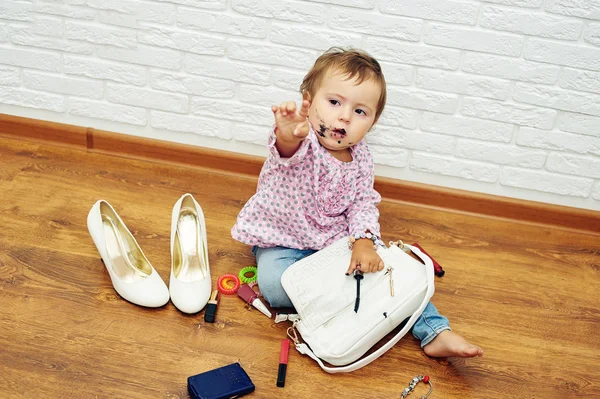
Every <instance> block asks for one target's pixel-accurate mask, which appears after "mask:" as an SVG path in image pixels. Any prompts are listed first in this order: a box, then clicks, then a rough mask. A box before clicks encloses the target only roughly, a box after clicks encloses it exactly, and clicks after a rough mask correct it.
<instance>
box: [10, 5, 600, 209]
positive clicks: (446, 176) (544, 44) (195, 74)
mask: <svg viewBox="0 0 600 399" xmlns="http://www.w3.org/2000/svg"><path fill="white" fill-rule="evenodd" d="M333 46H337V47H356V48H361V49H364V50H366V51H367V52H369V53H370V54H371V55H373V56H374V57H375V58H377V60H378V61H379V63H380V65H381V68H382V70H383V72H384V75H385V78H386V82H387V104H386V108H385V110H384V112H383V114H382V115H381V117H380V119H379V121H378V123H377V124H376V126H375V127H374V128H373V129H372V130H371V132H370V133H369V134H368V135H367V137H366V141H367V143H368V144H369V146H370V148H371V152H372V153H373V156H374V160H375V162H376V164H377V165H378V167H377V168H376V171H377V174H380V175H383V176H387V177H395V178H399V179H405V180H410V181H418V182H422V183H426V184H434V185H442V186H447V187H453V188H458V189H463V190H471V191H476V192H483V193H489V194H495V195H514V196H515V197H516V198H522V199H531V200H534V201H542V202H547V203H552V204H560V205H566V206H572V207H580V208H585V209H593V210H600V0H260V1H257V0H14V1H0V113H9V114H10V113H14V114H17V115H24V116H30V117H32V118H37V119H48V120H55V121H57V122H63V123H72V124H75V125H83V126H92V127H96V128H99V129H106V130H112V131H120V132H123V133H129V134H134V135H137V136H145V137H153V138H160V139H164V140H171V141H175V142H181V143H192V144H198V145H206V146H207V147H213V148H217V149H222V150H228V151H239V152H245V153H248V154H257V153H262V154H263V155H266V154H267V150H266V148H265V144H266V141H267V133H268V130H269V128H270V127H271V126H272V124H273V115H272V112H271V109H270V106H271V105H272V104H277V103H280V102H282V101H289V100H295V101H299V100H300V99H301V93H299V87H300V84H301V83H302V80H303V78H304V76H305V75H306V73H307V71H308V70H309V69H310V68H311V67H312V65H313V64H314V62H315V60H316V58H317V57H318V56H319V55H320V54H321V53H322V52H323V51H324V50H326V49H328V48H330V47H333ZM261 151H262V152H261Z"/></svg>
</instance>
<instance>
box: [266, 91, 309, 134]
mask: <svg viewBox="0 0 600 399" xmlns="http://www.w3.org/2000/svg"><path fill="white" fill-rule="evenodd" d="M309 107H310V102H309V101H307V100H304V101H302V107H301V108H300V110H299V111H296V102H295V101H286V102H283V103H281V105H280V106H279V107H278V106H277V105H273V106H271V111H273V115H274V116H275V124H276V125H277V130H278V133H277V138H278V139H279V140H281V141H287V142H298V141H302V140H304V138H305V137H306V136H308V129H309V128H308V120H307V119H306V117H307V116H308V108H309Z"/></svg>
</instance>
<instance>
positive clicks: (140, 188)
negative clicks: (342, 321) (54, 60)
mask: <svg viewBox="0 0 600 399" xmlns="http://www.w3.org/2000/svg"><path fill="white" fill-rule="evenodd" d="M255 185H256V180H255V179H248V178H242V177H235V176H229V175H224V174H218V173H216V172H214V171H212V172H211V171H203V170H200V169H192V168H186V167H181V166H170V165H162V164H157V163H152V162H147V161H136V160H130V159H125V158H119V157H113V156H108V155H100V154H93V153H86V152H83V151H79V150H71V149H68V148H62V147H55V146H51V145H47V144H36V143H27V142H21V141H15V140H9V139H0V303H1V305H0V331H1V332H0V397H2V398H34V397H38V398H186V397H187V391H186V381H187V377H188V376H190V375H194V374H197V373H200V372H203V371H206V370H209V369H213V368H216V367H219V366H223V365H226V364H229V363H233V362H238V361H239V362H240V363H241V364H242V366H243V367H244V369H245V370H246V371H247V372H248V374H249V375H250V378H251V379H252V380H253V382H254V383H255V385H256V391H255V393H253V394H252V395H250V396H249V397H255V398H294V399H303V398H315V397H320V398H332V399H333V398H360V399H364V398H399V397H400V393H401V391H402V390H403V389H404V387H405V386H406V385H407V383H408V382H409V381H410V380H411V378H412V377H413V376H415V375H419V374H428V375H430V376H431V379H432V382H433V386H434V391H433V394H432V395H431V396H430V398H461V399H463V398H478V399H500V398H502V399H505V398H544V399H547V398H584V397H585V398H598V397H600V373H598V370H599V367H600V339H599V333H600V328H599V322H600V237H599V236H597V235H596V236H594V235H591V234H583V233H575V232H568V231H565V230H558V229H553V228H548V227H540V226H533V225H526V224H520V223H517V222H510V221H501V220H493V219H487V218H482V217H478V216H473V215H464V214H457V213H451V212H444V211H440V210H432V209H422V208H419V207H418V206H413V205H409V204H401V203H397V202H388V201H384V202H383V203H382V205H381V206H380V210H381V214H382V217H381V222H382V223H381V224H382V229H383V232H384V233H383V236H384V240H385V241H386V242H387V241H388V240H391V239H398V238H399V239H402V240H404V241H407V242H419V243H420V244H421V245H422V246H423V247H424V248H425V249H426V250H427V251H428V252H429V253H431V255H433V256H434V257H435V258H436V259H437V260H438V261H439V262H440V263H441V264H442V265H443V266H444V268H445V270H446V276H444V277H443V278H441V279H438V278H436V284H437V285H436V294H435V296H434V298H433V302H434V303H435V304H436V306H437V307H438V308H439V309H440V311H441V313H442V314H444V315H446V316H448V317H449V319H450V321H451V326H452V327H453V329H454V330H455V331H457V332H459V333H461V334H463V335H464V336H465V337H467V338H468V339H469V340H471V341H472V342H474V343H476V344H478V345H480V346H482V347H483V348H484V349H485V356H484V357H483V358H478V359H471V360H462V359H444V360H436V359H431V358H428V357H427V356H426V355H425V354H424V353H423V351H422V350H421V349H420V348H419V345H418V342H417V341H416V340H415V339H414V338H413V337H412V336H407V337H405V338H404V339H403V340H401V342H400V343H399V344H398V345H396V347H394V348H393V349H392V350H390V351H389V352H387V353H386V354H385V355H384V356H383V357H381V358H380V359H378V360H377V361H375V362H374V363H372V364H371V365H369V366H367V367H365V368H363V369H361V370H359V371H356V372H353V373H350V374H338V375H329V374H327V373H325V372H322V371H321V369H320V368H319V367H318V366H317V365H316V364H315V363H314V362H313V361H312V360H310V359H309V358H307V357H303V356H301V355H300V354H299V353H298V352H296V351H295V350H294V351H292V352H291V355H290V361H289V366H288V376H287V383H286V386H285V388H283V389H281V388H277V387H276V386H275V379H276V375H277V366H278V361H279V347H280V340H281V339H283V338H285V336H286V334H285V330H286V327H287V325H286V323H282V324H274V323H273V322H272V321H271V320H269V319H267V318H266V317H265V316H263V315H262V314H260V313H259V312H258V311H249V310H247V309H246V308H245V307H244V305H243V302H242V301H241V300H240V299H239V298H237V297H223V298H222V301H221V303H220V306H219V310H218V314H217V322H216V323H215V324H207V323H205V322H204V321H203V313H200V314H198V315H193V316H188V315H184V314H182V313H180V312H179V311H178V310H177V309H176V308H175V307H174V306H173V305H172V304H171V303H169V304H168V305H166V306H164V307H163V308H160V309H145V308H141V307H138V306H135V305H132V304H130V303H128V302H126V301H125V300H123V299H121V298H120V297H119V296H118V295H117V294H116V292H115V291H114V290H113V288H112V285H111V282H110V279H109V276H108V274H107V271H106V270H105V268H104V266H103V264H102V262H101V261H100V258H99V255H98V252H97V250H96V248H95V246H94V244H93V243H92V240H91V238H90V236H89V234H88V231H87V226H86V217H87V213H88V211H89V209H90V208H91V206H92V205H93V204H94V202H95V201H96V200H98V199H105V200H107V201H109V202H110V203H111V204H112V205H113V206H114V207H115V209H116V210H117V212H118V213H119V214H120V216H121V217H122V218H123V220H124V221H125V223H126V224H127V226H128V227H129V229H130V230H131V231H132V232H133V234H134V235H135V237H136V239H137V240H138V242H139V243H140V245H141V247H142V248H143V250H144V251H145V253H146V255H147V256H148V258H149V259H150V261H151V262H152V263H153V265H154V267H155V268H156V269H157V271H158V272H159V274H160V275H161V276H162V277H163V278H164V279H165V281H167V282H168V277H169V271H170V254H169V238H170V217H171V210H172V207H173V205H174V203H175V201H177V199H178V198H179V197H180V196H181V195H182V194H184V193H186V192H190V193H192V194H193V195H194V196H195V198H196V199H197V200H198V202H199V203H200V204H201V206H202V207H203V209H204V212H205V216H206V219H207V229H208V232H209V235H208V243H209V250H210V265H211V273H212V276H213V284H215V283H216V279H217V278H218V276H220V275H222V274H224V273H226V272H234V273H236V272H238V271H239V270H240V269H241V268H242V267H244V266H246V265H251V264H253V263H254V258H253V256H252V254H251V252H250V249H249V248H248V247H247V246H245V245H243V244H240V243H238V242H236V241H234V240H233V239H232V238H231V236H230V233H229V231H230V229H231V227H232V225H233V223H234V220H235V217H236V215H237V213H238V212H239V210H240V209H241V207H242V205H243V204H244V202H245V201H246V200H247V199H248V198H249V197H250V196H251V195H252V194H253V193H254V189H255ZM424 393H425V389H424V387H423V386H421V385H420V386H419V388H418V390H417V392H415V393H414V394H413V395H411V396H410V397H409V398H412V397H415V398H417V397H420V396H422V395H424Z"/></svg>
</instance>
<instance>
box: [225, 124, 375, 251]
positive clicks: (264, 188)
mask: <svg viewBox="0 0 600 399" xmlns="http://www.w3.org/2000/svg"><path fill="white" fill-rule="evenodd" d="M268 148H269V150H270V154H269V156H268V158H267V160H266V161H265V164H264V165H263V168H262V170H261V173H260V177H259V179H258V187H257V190H256V194H254V196H252V198H250V200H248V202H246V205H244V207H243V208H242V210H241V212H240V213H239V215H238V217H237V222H236V224H235V225H234V226H233V228H232V229H231V235H232V236H233V238H234V239H236V240H238V241H241V242H243V243H245V244H248V245H256V246H259V247H263V248H268V247H274V246H282V247H288V248H296V249H314V250H319V249H322V248H324V247H326V246H328V245H329V244H331V243H333V242H334V241H336V240H338V239H340V238H341V237H344V236H348V235H349V234H355V233H364V232H365V231H366V230H369V231H371V232H372V233H373V234H376V235H377V236H380V231H379V222H378V219H379V211H378V210H377V204H379V202H380V201H381V196H380V195H379V193H378V192H377V191H375V190H374V189H373V181H374V175H375V167H374V165H373V157H372V155H371V153H370V152H369V149H368V147H367V144H366V143H365V142H364V140H363V141H360V142H359V143H357V144H356V145H354V146H353V147H352V148H351V149H350V150H351V152H352V158H353V160H352V162H342V161H340V160H338V159H336V158H335V157H334V156H333V155H331V154H330V153H329V152H328V151H327V150H326V149H325V148H323V147H322V146H321V144H319V141H318V139H317V136H316V134H315V132H314V130H313V129H312V128H311V129H310V131H309V134H308V136H307V137H306V139H305V140H304V141H303V142H302V144H301V145H300V148H299V149H298V150H297V151H296V153H295V154H294V155H293V156H292V157H290V158H281V157H280V155H279V152H278V151H277V148H276V147H275V131H274V129H272V130H271V132H270V135H269V140H268Z"/></svg>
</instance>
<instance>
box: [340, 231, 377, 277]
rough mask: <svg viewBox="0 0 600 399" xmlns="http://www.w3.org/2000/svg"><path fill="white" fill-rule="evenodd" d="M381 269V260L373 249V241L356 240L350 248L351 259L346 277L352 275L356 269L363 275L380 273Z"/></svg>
mask: <svg viewBox="0 0 600 399" xmlns="http://www.w3.org/2000/svg"><path fill="white" fill-rule="evenodd" d="M383 267H384V263H383V260H381V257H380V256H379V254H378V253H377V252H376V251H375V250H374V249H373V241H371V240H368V239H362V240H356V242H355V243H354V246H353V248H352V258H351V259H350V267H349V268H348V270H347V271H346V275H350V274H352V273H354V270H356V269H359V270H360V271H362V272H363V273H371V272H377V271H381V270H383Z"/></svg>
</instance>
